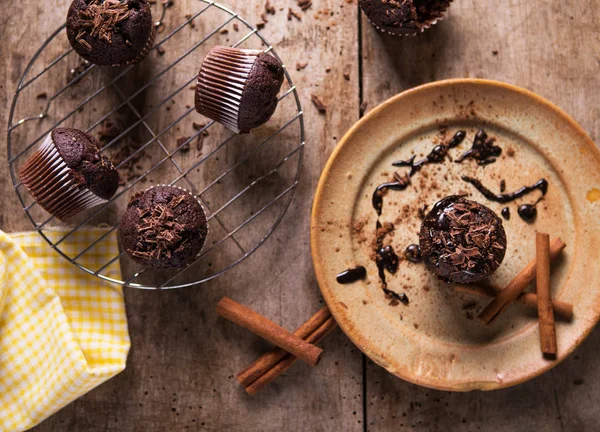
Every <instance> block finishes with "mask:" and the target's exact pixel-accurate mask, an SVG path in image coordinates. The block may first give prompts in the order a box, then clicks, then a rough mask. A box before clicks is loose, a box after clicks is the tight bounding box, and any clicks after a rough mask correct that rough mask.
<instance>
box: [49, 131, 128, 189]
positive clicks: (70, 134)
mask: <svg viewBox="0 0 600 432" xmlns="http://www.w3.org/2000/svg"><path fill="white" fill-rule="evenodd" d="M51 137H52V141H53V143H54V146H55V147H56V149H57V150H58V153H59V154H60V155H61V157H62V158H63V160H64V161H65V163H66V164H67V166H68V167H69V168H71V175H72V176H73V177H74V179H75V181H76V182H77V183H79V184H80V185H81V186H85V187H86V188H88V189H89V190H90V191H92V192H93V193H94V194H96V195H97V196H99V197H100V198H103V199H109V198H110V197H112V196H113V195H114V194H115V192H116V191H117V188H118V187H119V174H118V173H117V170H116V169H115V167H114V165H113V164H112V162H111V161H110V160H109V159H108V158H107V157H106V156H103V155H102V154H101V153H100V149H99V145H98V141H96V140H95V139H94V137H92V136H91V135H88V134H86V133H85V132H82V131H80V130H78V129H70V128H56V129H54V130H53V131H52V133H51Z"/></svg>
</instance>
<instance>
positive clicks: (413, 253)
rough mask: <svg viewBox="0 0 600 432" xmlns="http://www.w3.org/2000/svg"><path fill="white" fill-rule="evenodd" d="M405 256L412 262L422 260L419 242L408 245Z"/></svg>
mask: <svg viewBox="0 0 600 432" xmlns="http://www.w3.org/2000/svg"><path fill="white" fill-rule="evenodd" d="M404 257H405V258H406V259H407V260H409V261H410V262H414V263H419V262H421V260H422V259H421V248H420V247H419V245H418V244H411V245H408V246H407V248H406V250H405V251H404Z"/></svg>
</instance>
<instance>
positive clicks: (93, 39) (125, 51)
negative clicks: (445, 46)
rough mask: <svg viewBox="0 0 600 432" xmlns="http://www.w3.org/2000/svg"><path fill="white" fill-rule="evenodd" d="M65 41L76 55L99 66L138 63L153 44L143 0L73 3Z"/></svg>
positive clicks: (97, 0)
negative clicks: (67, 41) (66, 40)
mask: <svg viewBox="0 0 600 432" xmlns="http://www.w3.org/2000/svg"><path fill="white" fill-rule="evenodd" d="M67 37H68V38H69V42H70V43H71V45H72V46H73V49H74V50H75V52H77V54H79V55H80V56H81V57H83V58H84V59H85V60H87V61H89V62H90V63H95V64H97V65H101V66H122V65H126V64H130V63H137V62H139V61H141V60H142V59H143V58H144V57H146V54H148V51H149V50H150V48H152V44H153V43H154V25H153V22H152V13H151V12H150V6H149V5H148V2H147V1H146V0H73V2H72V3H71V7H70V8H69V12H68V14H67Z"/></svg>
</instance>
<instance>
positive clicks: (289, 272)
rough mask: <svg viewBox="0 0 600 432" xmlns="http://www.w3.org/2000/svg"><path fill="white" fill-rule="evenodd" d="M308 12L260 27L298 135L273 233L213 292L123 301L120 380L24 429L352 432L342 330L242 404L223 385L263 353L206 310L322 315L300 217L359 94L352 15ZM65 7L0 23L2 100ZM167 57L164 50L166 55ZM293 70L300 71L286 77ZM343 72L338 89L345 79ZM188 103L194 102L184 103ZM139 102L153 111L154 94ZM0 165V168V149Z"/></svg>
mask: <svg viewBox="0 0 600 432" xmlns="http://www.w3.org/2000/svg"><path fill="white" fill-rule="evenodd" d="M159 3H160V2H159ZM272 3H274V4H275V3H276V2H272ZM318 3H319V4H318V7H317V6H316V5H315V6H313V7H312V8H311V9H309V10H308V11H306V12H301V11H300V10H299V8H298V7H297V6H296V5H295V4H292V5H291V7H292V8H293V9H294V10H295V11H296V12H298V14H299V15H300V16H301V17H302V21H301V22H299V21H297V20H296V19H292V20H291V21H288V19H287V8H288V5H287V4H286V5H285V7H280V6H279V5H277V6H276V8H277V10H276V14H275V15H268V19H269V23H267V24H266V25H265V28H264V29H263V30H262V31H261V32H262V34H264V36H265V37H266V38H267V39H268V40H269V41H270V42H271V43H272V44H273V45H274V47H275V49H276V50H277V52H278V54H279V55H280V56H281V57H282V58H283V59H284V60H285V61H286V62H289V64H288V68H289V71H290V74H291V75H292V77H293V80H294V82H295V83H296V84H297V86H298V89H299V92H300V98H301V101H302V104H303V107H304V112H305V124H306V126H307V151H306V152H305V156H304V162H303V168H302V177H301V183H300V186H299V188H298V191H297V194H296V197H295V198H294V201H293V202H292V205H291V207H290V209H289V210H288V212H287V215H286V217H285V218H284V219H283V221H282V223H281V226H280V227H279V228H278V229H277V230H276V231H275V233H274V234H273V236H272V237H271V238H270V239H269V240H268V241H267V242H266V243H265V245H264V246H262V247H261V248H260V249H258V251H257V252H256V253H255V254H253V255H252V256H251V257H250V258H248V259H247V260H246V261H245V262H244V263H242V264H240V265H239V266H237V267H236V268H234V269H233V270H231V271H229V272H228V273H227V274H225V275H224V276H222V277H219V278H217V279H216V280H214V281H212V282H210V283H207V284H205V285H202V286H200V287H196V288H189V289H182V290H175V291H163V292H142V291H136V290H126V300H127V306H128V315H129V319H130V333H131V337H132V341H133V347H132V351H131V354H130V358H129V362H128V367H127V369H126V370H125V372H123V373H122V374H120V375H119V376H117V377H116V378H114V379H112V380H110V381H109V382H107V383H106V384H104V385H102V386H100V387H99V388H97V389H96V390H93V391H92V392H90V393H89V394H87V395H85V396H84V397H82V398H81V399H79V400H77V401H76V402H74V403H73V404H71V405H70V406H68V407H66V408H65V409H63V410H62V411H60V412H59V413H57V414H56V415H54V416H53V417H51V418H50V419H48V420H47V421H45V422H44V423H43V424H42V425H40V426H39V427H37V428H36V429H35V430H37V431H51V430H52V431H60V430H86V431H105V430H119V431H146V430H169V429H177V430H183V429H190V430H198V429H210V430H232V431H246V430H248V429H252V430H302V429H304V430H306V429H308V430H333V429H340V428H341V429H343V430H347V431H352V430H361V429H362V423H361V422H362V398H361V396H362V395H361V391H362V378H361V377H362V363H361V355H360V354H359V352H358V351H357V349H356V348H355V347H354V346H353V345H352V344H351V343H350V342H349V341H348V340H347V339H346V338H345V336H344V335H343V334H341V332H337V333H335V334H334V335H332V336H331V337H330V338H329V339H328V340H327V341H326V342H325V344H324V348H325V353H324V356H323V359H322V361H321V363H320V364H319V365H318V367H316V368H314V369H312V368H308V367H305V366H304V365H302V364H297V365H295V366H294V367H293V368H292V369H290V371H289V373H287V374H286V375H285V376H283V377H281V378H280V379H278V380H277V381H276V382H275V383H274V384H273V385H271V386H269V388H267V389H265V391H264V392H262V393H261V394H259V395H258V396H256V397H249V396H247V395H246V394H245V393H244V391H243V389H241V388H240V387H239V386H238V384H237V382H236V380H235V377H234V375H235V373H236V372H238V371H239V370H241V369H242V368H243V367H245V366H246V365H247V364H248V363H250V362H251V361H253V360H254V359H255V358H256V357H257V356H259V355H260V354H262V353H263V352H264V351H265V350H266V349H268V348H269V345H268V344H267V343H265V342H263V341H261V340H260V339H259V338H257V337H254V336H252V335H250V334H249V333H248V332H247V331H245V330H243V329H240V328H237V327H236V326H235V325H233V324H231V323H229V322H226V321H224V320H222V319H219V318H217V316H216V313H215V311H214V306H215V304H216V302H217V301H218V300H219V299H220V298H221V297H222V296H223V295H228V296H230V297H231V298H233V299H235V300H237V301H239V302H242V303H244V304H246V305H248V306H250V307H252V308H253V309H255V310H257V311H258V312H260V313H263V314H265V315H266V316H268V317H269V318H271V319H273V320H274V321H275V322H277V323H278V324H281V325H282V326H284V327H286V328H288V329H290V330H293V329H294V328H295V327H297V326H298V325H299V324H300V323H302V322H303V321H304V320H306V319H308V317H310V316H311V315H312V314H313V313H314V312H315V311H316V310H318V308H319V307H321V305H322V302H321V300H320V295H319V291H318V288H317V286H316V282H315V278H314V276H313V270H312V264H311V259H310V252H309V211H310V207H311V202H312V195H313V190H314V188H315V187H316V183H317V180H318V177H319V174H320V171H321V169H322V167H323V165H324V164H325V162H326V160H327V157H328V155H329V153H330V152H331V150H332V149H333V147H334V146H335V144H336V140H337V139H338V138H339V137H341V135H342V134H343V133H344V132H345V131H346V130H347V129H348V128H349V127H350V126H351V125H352V123H354V122H355V121H356V119H357V118H358V102H359V98H358V89H359V85H358V64H357V62H356V58H357V57H358V36H357V32H356V29H357V27H356V23H357V9H356V5H354V6H353V5H348V4H347V3H346V2H337V1H333V0H326V1H321V2H318ZM192 4H193V5H194V6H193V7H192ZM227 5H228V6H230V7H232V8H233V9H235V10H236V11H238V12H239V13H240V14H241V15H242V16H244V17H246V18H248V20H249V21H250V23H253V24H255V23H257V22H259V21H260V15H261V14H262V13H263V11H264V1H262V0H260V1H259V0H254V1H248V2H241V1H238V2H228V4H227ZM67 7H68V1H67V0H61V1H59V2H58V3H57V4H56V5H54V6H53V7H52V8H50V9H48V8H44V7H43V6H42V5H40V4H38V3H37V2H35V1H31V0H26V1H24V2H23V3H21V4H20V6H19V8H16V9H14V10H13V12H12V13H11V14H7V15H6V16H4V17H2V18H0V29H1V30H2V35H3V38H4V43H3V45H2V48H1V49H2V56H1V60H0V81H1V84H2V87H3V93H4V94H5V100H6V99H10V98H12V92H13V90H14V88H15V86H16V83H17V80H18V78H19V76H20V75H21V73H22V72H23V69H24V67H25V65H26V64H27V61H28V59H29V58H30V57H31V55H32V54H33V52H34V51H35V49H36V48H37V46H38V45H39V44H40V43H41V41H43V40H44V39H45V38H46V37H48V35H49V34H50V33H51V32H52V31H53V30H54V29H55V28H56V27H58V26H59V25H60V24H61V23H62V22H63V20H64V16H65V13H66V10H67ZM197 8H198V6H197V3H192V0H186V1H183V0H176V1H175V4H174V7H173V8H172V9H170V10H169V11H168V13H167V17H166V21H168V20H169V17H170V16H172V15H174V14H181V15H183V14H186V13H188V12H191V11H195V10H197ZM42 9H43V10H42ZM324 9H328V10H327V11H325V10H324ZM23 24H24V25H23ZM211 25H214V22H211V21H210V19H204V20H197V22H196V29H195V30H194V29H191V28H190V29H185V30H186V31H188V30H189V31H188V33H189V34H190V36H189V37H198V36H197V35H198V34H199V33H198V32H199V31H201V29H202V28H207V27H209V26H211ZM227 36H232V32H231V31H230V33H229V35H227ZM176 48H177V47H174V48H169V51H167V52H166V53H165V56H168V55H170V54H172V53H173V52H174V50H175V49H176ZM172 50H173V51H172ZM74 58H75V60H73V61H76V57H74ZM156 62H157V59H156V58H152V59H150V58H149V59H147V60H146V61H145V62H144V63H142V64H141V65H140V72H139V75H137V77H138V78H140V79H143V78H144V73H149V72H148V70H147V68H148V67H150V65H151V64H156ZM296 62H308V64H307V66H306V68H305V69H303V70H301V71H297V70H296V68H295V65H296ZM197 66H198V65H196V66H195V67H197ZM328 68H331V70H329V71H328V70H327V69H328ZM346 71H347V72H349V75H348V78H349V79H346V78H344V76H343V73H344V72H346ZM190 72H191V73H192V74H193V73H195V70H191V71H190ZM58 75H59V74H57V75H56V76H53V77H51V80H52V82H54V83H56V82H58V80H63V79H64V76H62V73H61V74H60V75H61V76H58ZM313 92H315V93H317V94H318V95H319V97H320V98H321V99H322V100H323V101H324V102H325V103H326V104H328V107H329V109H328V111H327V113H326V114H325V115H322V114H319V113H318V112H317V110H316V109H315V108H314V107H313V106H312V104H311V102H310V100H311V99H310V96H311V94H312V93H313ZM187 94H188V97H189V98H191V95H192V92H191V91H190V92H188V93H187ZM147 97H148V100H152V98H153V97H154V96H153V95H152V94H151V93H150V94H149V95H147ZM190 101H191V100H190ZM139 106H141V107H143V104H142V105H139ZM0 114H1V115H0V118H1V119H2V121H4V122H5V121H6V118H7V115H8V113H7V104H2V106H0ZM84 120H86V121H88V120H90V119H89V118H87V119H84ZM259 133H260V132H259ZM167 144H168V143H167ZM153 156H154V155H153ZM0 164H6V149H5V148H4V146H3V148H2V151H1V152H0ZM4 166H6V165H4ZM0 191H1V192H2V193H3V196H4V197H5V200H6V201H4V203H3V208H2V211H1V217H2V219H1V220H0V227H1V228H2V229H3V230H6V231H15V230H23V229H29V225H28V223H27V222H26V221H25V220H24V217H23V216H22V210H21V208H20V205H19V204H18V202H17V200H16V198H15V194H14V192H13V191H12V186H11V184H10V182H9V181H8V180H7V178H6V175H4V176H0ZM109 216H110V217H115V216H116V215H109Z"/></svg>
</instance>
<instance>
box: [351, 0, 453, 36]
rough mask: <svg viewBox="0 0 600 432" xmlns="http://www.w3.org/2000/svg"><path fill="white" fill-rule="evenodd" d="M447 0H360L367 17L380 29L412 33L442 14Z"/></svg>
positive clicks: (447, 4)
mask: <svg viewBox="0 0 600 432" xmlns="http://www.w3.org/2000/svg"><path fill="white" fill-rule="evenodd" d="M449 5H450V1H449V0H360V7H361V8H362V10H363V11H364V12H365V14H366V15H367V17H368V18H369V19H370V20H371V21H372V22H373V23H374V24H375V25H376V26H378V27H380V28H381V30H385V31H387V32H389V33H393V34H412V33H415V31H418V30H419V29H421V27H422V26H423V25H424V24H428V23H430V22H431V21H433V20H434V19H436V18H439V17H441V16H442V14H443V13H444V11H445V10H446V9H447V8H448V6H449Z"/></svg>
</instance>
